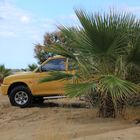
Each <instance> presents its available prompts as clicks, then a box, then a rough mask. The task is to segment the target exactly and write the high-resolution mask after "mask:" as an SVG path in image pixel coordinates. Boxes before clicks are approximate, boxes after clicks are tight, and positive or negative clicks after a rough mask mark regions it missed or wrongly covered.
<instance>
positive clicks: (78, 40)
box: [43, 10, 140, 117]
mask: <svg viewBox="0 0 140 140" xmlns="http://www.w3.org/2000/svg"><path fill="white" fill-rule="evenodd" d="M75 13H76V15H77V17H78V19H79V21H80V23H81V26H80V27H78V28H74V29H71V28H70V29H69V28H67V27H63V28H62V30H61V31H62V32H63V33H64V34H65V35H66V36H67V37H68V38H69V39H70V40H71V42H72V44H71V45H70V46H65V45H61V46H60V45H59V46H58V45H57V46H56V47H52V48H50V49H48V50H47V51H50V52H55V53H57V54H60V55H63V56H66V57H69V58H70V59H73V61H74V62H75V63H76V64H78V67H79V69H78V71H77V72H76V73H75V74H74V75H73V74H71V78H74V79H78V81H79V82H78V83H77V82H74V83H72V84H68V85H66V86H65V90H66V94H67V95H69V96H71V97H73V96H81V95H82V94H86V95H88V94H95V93H97V94H98V96H99V116H100V117H115V116H116V114H117V111H118V109H120V108H121V109H122V108H123V105H124V104H125V102H126V101H127V98H129V97H131V96H132V95H134V94H137V93H139V91H140V87H139V86H138V84H136V83H134V82H133V81H131V80H130V79H128V78H127V77H128V74H129V71H130V69H131V70H132V69H133V68H134V67H138V68H139V66H140V57H139V56H140V22H139V20H136V18H135V17H134V16H133V15H130V14H127V13H121V14H116V13H115V12H110V13H109V14H104V15H101V14H99V13H98V14H88V13H87V12H85V11H82V10H76V11H75ZM69 47H72V49H71V51H70V50H68V49H67V48H69ZM60 73H61V72H58V73H52V76H55V78H56V79H58V77H59V79H61V78H64V77H65V78H66V77H67V76H68V77H69V78H70V75H69V74H68V75H67V74H64V75H63V74H62V73H61V76H62V77H61V76H60ZM57 75H58V77H57ZM51 79H53V80H54V78H52V77H51V76H50V77H47V78H46V79H44V80H43V81H46V82H47V81H50V80H51ZM138 83H140V81H138Z"/></svg>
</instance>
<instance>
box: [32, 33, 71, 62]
mask: <svg viewBox="0 0 140 140" xmlns="http://www.w3.org/2000/svg"><path fill="white" fill-rule="evenodd" d="M70 44H71V42H70V40H69V38H67V36H66V35H64V33H63V32H62V31H57V32H52V33H46V34H45V35H44V41H43V45H41V44H36V45H35V48H34V52H35V58H36V59H37V60H38V63H39V64H41V63H43V62H44V61H45V60H47V59H48V58H49V57H52V56H54V55H55V53H51V52H50V51H49V52H48V51H47V48H50V47H52V46H53V47H54V46H58V45H63V46H64V45H65V46H67V48H68V46H69V45H70Z"/></svg>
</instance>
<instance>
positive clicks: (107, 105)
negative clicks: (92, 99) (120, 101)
mask: <svg viewBox="0 0 140 140" xmlns="http://www.w3.org/2000/svg"><path fill="white" fill-rule="evenodd" d="M99 117H103V118H115V117H116V111H115V108H114V104H113V101H112V98H111V97H110V96H109V95H108V94H107V95H106V96H104V97H101V99H100V105H99Z"/></svg>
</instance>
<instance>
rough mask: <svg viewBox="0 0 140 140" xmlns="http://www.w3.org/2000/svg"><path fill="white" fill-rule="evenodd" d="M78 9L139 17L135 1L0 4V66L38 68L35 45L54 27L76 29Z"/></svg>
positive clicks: (4, 0)
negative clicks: (61, 26) (30, 66)
mask: <svg viewBox="0 0 140 140" xmlns="http://www.w3.org/2000/svg"><path fill="white" fill-rule="evenodd" d="M77 8H78V9H85V10H87V11H89V12H92V13H94V12H100V13H103V12H108V11H109V10H110V9H111V8H114V9H115V10H118V11H124V12H130V13H132V14H134V15H136V16H137V18H139V16H140V14H139V13H140V1H137V0H133V1H131V0H124V1H121V0H104V1H102V0H95V1H93V0H87V1H84V0H68V1H65V0H60V1H59V2H58V1H57V0H51V1H50V0H41V1H37V0H30V1H29V0H24V1H21V0H0V48H1V52H0V65H1V64H4V65H5V67H6V68H10V69H24V68H27V66H28V64H32V63H36V64H37V60H36V59H35V58H34V46H35V44H38V43H40V44H42V43H43V36H44V35H45V33H47V32H53V31H56V30H58V29H57V27H56V25H65V26H75V25H79V22H78V19H77V18H76V16H75V13H74V9H77Z"/></svg>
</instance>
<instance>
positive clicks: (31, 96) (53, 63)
mask: <svg viewBox="0 0 140 140" xmlns="http://www.w3.org/2000/svg"><path fill="white" fill-rule="evenodd" d="M68 61H69V60H68V58H65V57H62V56H55V57H51V58H49V59H48V60H46V61H45V62H44V63H43V64H42V65H41V66H40V67H38V68H37V69H36V70H35V71H33V72H22V73H17V74H14V75H10V76H8V77H6V78H5V79H4V80H3V83H2V85H1V92H2V94H3V95H8V97H9V100H10V103H11V104H12V105H14V106H19V107H27V106H30V105H31V104H32V103H33V102H38V103H41V102H43V100H44V99H43V97H46V96H56V95H63V94H64V85H65V83H67V82H68V80H56V81H50V82H45V83H40V82H39V80H40V79H43V78H45V77H47V76H49V73H50V71H64V72H70V70H69V68H68V63H69V62H68Z"/></svg>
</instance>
